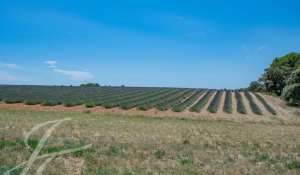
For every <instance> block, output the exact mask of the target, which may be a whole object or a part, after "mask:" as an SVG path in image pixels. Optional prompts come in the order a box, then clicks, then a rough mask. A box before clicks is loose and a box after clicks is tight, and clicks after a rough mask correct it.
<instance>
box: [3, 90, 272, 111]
mask: <svg viewBox="0 0 300 175" xmlns="http://www.w3.org/2000/svg"><path fill="white" fill-rule="evenodd" d="M223 93H224V94H225V98H224V105H223V106H221V100H222V94H223ZM232 93H234V97H235V99H236V105H237V106H233V101H232V100H233V99H232V98H233V97H232ZM240 93H244V94H245V99H246V100H247V101H249V105H250V108H251V111H252V112H253V113H254V114H258V115H262V111H261V109H260V108H259V106H258V105H257V104H256V101H255V100H254V97H255V99H258V100H257V101H258V102H259V103H261V104H262V105H263V106H264V108H265V109H266V110H267V111H269V112H270V113H272V114H274V115H276V111H275V110H274V109H273V108H272V107H271V106H270V105H269V104H268V103H267V101H266V99H264V98H263V97H262V96H261V95H260V94H254V96H252V95H251V94H250V93H249V92H239V91H234V92H232V91H229V90H228V91H227V90H220V91H216V90H209V89H207V90H203V89H189V88H155V87H149V88H145V87H110V86H102V87H78V86H74V87H71V86H17V85H16V86H12V85H0V100H2V101H3V102H5V103H20V102H22V103H25V104H27V105H35V104H42V105H45V106H54V105H60V104H62V105H65V106H68V107H69V106H75V105H81V104H84V105H85V106H86V107H89V108H91V107H95V106H103V107H105V108H114V107H119V108H122V109H131V108H137V109H140V110H149V109H151V108H157V109H158V110H161V111H165V110H168V109H172V111H174V112H182V111H184V110H185V109H188V110H189V111H192V112H200V111H201V110H203V109H204V107H205V106H206V105H207V103H208V102H209V101H210V99H211V98H212V96H213V95H214V94H215V95H214V97H213V98H212V100H211V103H210V104H209V106H208V108H207V111H209V112H211V113H216V112H217V111H218V110H219V108H221V109H223V111H224V112H226V113H229V114H230V113H232V112H233V109H235V108H236V109H237V112H238V113H241V114H246V113H247V112H249V111H246V108H245V104H244V101H245V99H243V96H242V95H241V94H240ZM199 98H200V99H199ZM222 104H223V103H222Z"/></svg>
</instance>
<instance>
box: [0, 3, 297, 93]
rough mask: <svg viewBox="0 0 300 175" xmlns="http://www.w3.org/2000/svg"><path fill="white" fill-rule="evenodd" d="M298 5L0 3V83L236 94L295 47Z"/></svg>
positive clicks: (295, 48) (294, 49)
mask: <svg viewBox="0 0 300 175" xmlns="http://www.w3.org/2000/svg"><path fill="white" fill-rule="evenodd" d="M299 7H300V1H298V0H245V1H241V0H239V1H237V0H231V1H228V0H227V1H226V0H210V1H200V0H189V1H183V0H182V1H177V0H173V1H166V0H143V1H140V0H126V1H116V0H111V1H101V0H97V1H96V0H95V1H92V0H91V1H76V0H72V1H71V0H69V1H67V0H51V1H48V0H43V1H40V0H39V1H37V0H28V1H18V0H1V1H0V84H46V85H52V84H57V85H60V84H66V85H68V84H75V85H76V84H80V83H83V82H98V83H100V84H102V85H123V84H124V85H127V86H172V87H200V88H240V87H245V86H247V85H248V84H249V82H250V81H252V80H256V79H257V78H258V77H259V76H260V74H262V73H263V70H264V69H265V68H266V67H267V66H268V65H269V64H270V63H271V62H272V60H273V58H274V57H278V56H282V55H285V54H287V53H288V52H292V51H295V52H299V51H300V44H299V43H300V13H299Z"/></svg>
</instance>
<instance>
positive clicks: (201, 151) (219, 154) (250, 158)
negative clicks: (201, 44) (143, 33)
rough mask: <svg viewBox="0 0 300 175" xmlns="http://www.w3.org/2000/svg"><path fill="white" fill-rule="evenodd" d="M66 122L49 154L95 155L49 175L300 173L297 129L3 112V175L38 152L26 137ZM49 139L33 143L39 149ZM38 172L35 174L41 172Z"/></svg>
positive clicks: (67, 161)
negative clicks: (73, 150)
mask: <svg viewBox="0 0 300 175" xmlns="http://www.w3.org/2000/svg"><path fill="white" fill-rule="evenodd" d="M62 118H70V119H71V120H70V121H68V122H64V123H63V124H62V125H61V126H59V127H58V128H57V129H56V130H55V132H54V133H53V135H52V136H51V138H50V139H49V141H48V142H47V145H46V146H45V147H44V148H43V150H42V153H41V154H45V153H51V152H53V151H59V150H64V149H67V148H75V147H78V146H80V145H86V144H92V147H91V148H89V149H88V150H84V151H82V152H79V153H74V154H73V153H72V154H69V155H64V156H59V157H57V158H56V159H55V160H53V161H51V162H50V163H49V164H48V166H47V169H46V171H45V172H44V173H43V174H45V175H50V174H64V175H74V174H82V175H103V174H105V175H125V174H126V175H138V174H142V175H143V174H145V175H149V174H151V175H155V174H166V175H171V174H174V175H182V174H184V175H198V174H216V175H221V174H222V175H232V174H253V175H254V174H265V175H288V174H292V175H293V174H295V175H296V174H299V173H300V161H299V149H300V138H299V134H300V127H299V125H296V124H294V123H293V124H279V123H274V122H271V123H260V122H257V123H253V122H242V123H240V122H233V121H211V120H192V119H184V118H167V117H163V118H151V117H141V116H126V115H115V114H112V115H110V114H96V113H80V112H52V111H48V112H45V111H28V110H26V111H24V110H22V111H20V110H6V109H2V110H0V128H1V129H0V137H1V139H0V174H2V173H3V172H5V171H6V170H8V169H9V168H11V167H14V166H15V165H17V164H18V163H20V162H22V161H26V160H28V159H29V156H30V154H31V153H32V151H31V150H30V149H26V147H25V145H24V144H23V133H24V131H29V130H30V129H31V128H32V127H33V126H36V125H37V124H39V123H43V122H46V121H52V120H57V119H62ZM42 131H43V129H42V130H41V131H39V132H37V133H35V134H34V136H33V137H31V138H30V146H31V147H34V146H35V143H37V141H38V140H39V139H40V138H41V136H42V134H43V132H42ZM35 164H36V166H35V167H33V168H32V169H31V171H30V172H32V174H34V170H36V168H37V166H39V163H38V162H36V163H35ZM78 172H79V173H78ZM14 174H17V173H14Z"/></svg>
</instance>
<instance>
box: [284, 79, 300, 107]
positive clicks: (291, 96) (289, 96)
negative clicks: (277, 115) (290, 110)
mask: <svg viewBox="0 0 300 175" xmlns="http://www.w3.org/2000/svg"><path fill="white" fill-rule="evenodd" d="M282 99H283V100H285V101H286V102H287V103H288V104H289V105H292V106H299V105H300V83H296V84H293V85H288V86H286V87H285V88H284V89H283V93H282Z"/></svg>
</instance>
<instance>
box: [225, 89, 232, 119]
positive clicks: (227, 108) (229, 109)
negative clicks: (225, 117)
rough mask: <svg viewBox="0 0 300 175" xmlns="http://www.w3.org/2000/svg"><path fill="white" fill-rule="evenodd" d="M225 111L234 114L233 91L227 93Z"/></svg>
mask: <svg viewBox="0 0 300 175" xmlns="http://www.w3.org/2000/svg"><path fill="white" fill-rule="evenodd" d="M223 111H224V112H226V113H228V114H231V113H232V95H231V91H226V94H225V100H224V106H223Z"/></svg>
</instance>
